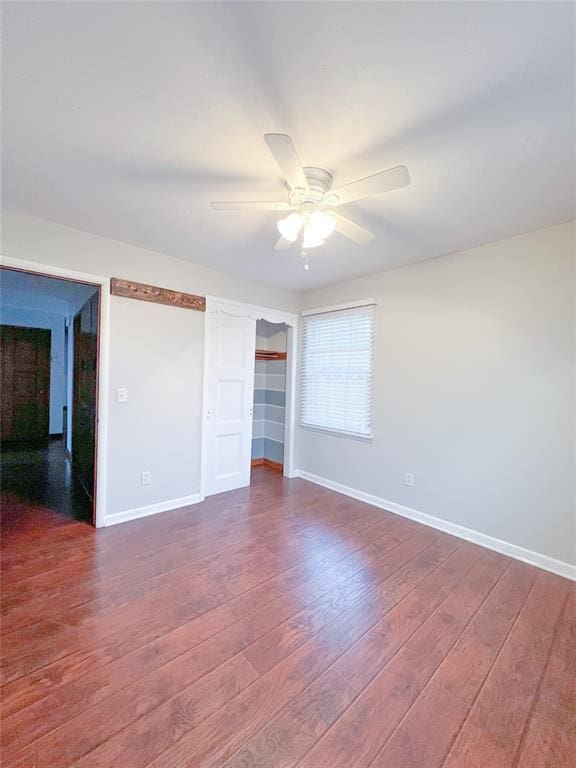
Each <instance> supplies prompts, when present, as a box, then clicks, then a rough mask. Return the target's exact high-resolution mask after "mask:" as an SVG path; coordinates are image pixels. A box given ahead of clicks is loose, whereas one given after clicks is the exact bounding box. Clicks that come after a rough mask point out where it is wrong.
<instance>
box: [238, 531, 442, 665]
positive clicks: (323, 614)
mask: <svg viewBox="0 0 576 768" xmlns="http://www.w3.org/2000/svg"><path fill="white" fill-rule="evenodd" d="M436 541H438V539H437V538H434V536H433V535H428V532H421V533H418V534H415V535H414V536H412V537H411V538H410V539H408V540H407V541H405V542H404V543H403V544H400V545H399V546H398V547H395V548H394V549H393V550H391V552H389V553H388V555H387V556H386V557H382V558H377V559H376V560H375V562H374V564H373V567H372V568H370V570H367V571H361V572H360V573H359V574H358V575H357V576H355V577H353V578H351V579H350V580H349V581H347V582H346V583H345V584H344V585H342V586H339V587H338V588H337V589H335V590H334V591H332V592H329V593H328V594H327V595H326V596H325V597H324V598H323V599H322V600H320V601H317V602H315V603H313V604H312V605H311V606H309V607H308V608H305V609H304V610H303V611H301V612H300V613H297V614H296V615H295V616H294V617H293V618H292V619H290V620H288V621H286V622H284V623H283V624H281V625H280V626H278V627H277V628H276V629H274V630H272V631H271V632H269V633H268V634H267V635H265V636H264V637H263V638H261V639H260V640H258V641H256V642H255V643H253V644H252V645H251V646H250V647H249V648H247V649H246V650H245V651H244V655H245V656H246V658H247V659H248V660H249V661H250V663H251V664H252V666H253V667H254V668H255V669H256V670H258V672H260V673H261V674H262V673H264V672H266V671H268V670H269V669H272V667H273V666H274V665H275V664H277V663H278V662H279V661H281V660H282V659H283V658H285V657H286V656H288V655H289V654H290V653H292V651H294V650H295V649H296V648H298V647H299V646H300V645H302V643H304V642H305V641H306V640H307V639H308V638H310V637H312V635H314V634H315V633H316V632H318V631H320V630H321V629H322V628H323V627H325V626H326V625H327V624H329V623H330V622H332V621H336V620H337V619H338V616H339V615H340V614H341V613H342V611H345V610H346V609H347V608H349V607H351V606H352V605H354V603H356V602H357V601H358V600H362V599H369V598H370V593H371V592H372V591H373V590H375V589H377V588H378V587H379V586H380V585H381V584H384V585H385V584H386V580H387V579H388V578H389V577H390V576H391V575H392V574H393V573H395V572H396V571H398V570H399V569H400V568H402V566H404V565H405V564H406V563H409V562H410V561H411V560H412V559H413V558H415V557H416V556H417V555H418V554H419V553H420V552H421V551H422V550H427V548H428V547H431V546H432V545H433V544H434V542H436ZM440 546H441V552H443V551H444V548H445V547H446V546H449V545H448V544H447V543H446V542H444V540H442V541H441V542H440ZM454 546H456V545H454ZM439 556H440V557H441V554H440V555H439ZM424 557H429V555H428V554H426V555H423V556H422V558H421V559H423V558H424Z"/></svg>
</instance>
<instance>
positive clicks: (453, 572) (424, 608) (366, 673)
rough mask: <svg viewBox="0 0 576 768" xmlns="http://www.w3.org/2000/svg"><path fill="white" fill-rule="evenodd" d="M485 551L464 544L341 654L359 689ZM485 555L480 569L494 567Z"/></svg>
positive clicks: (340, 667)
mask: <svg viewBox="0 0 576 768" xmlns="http://www.w3.org/2000/svg"><path fill="white" fill-rule="evenodd" d="M482 555H483V553H482V552H481V551H480V549H479V548H478V547H474V546H473V545H469V544H463V545H462V546H461V547H460V548H459V549H458V550H457V551H456V552H455V553H454V554H453V555H452V556H451V557H449V558H448V559H447V560H446V561H445V562H444V563H442V564H441V566H440V567H439V568H437V569H436V570H435V571H434V572H433V573H432V574H431V575H430V576H429V577H428V578H427V579H425V580H424V581H423V582H422V583H420V584H418V585H417V586H416V587H415V589H414V590H413V591H412V593H411V594H410V599H409V600H403V601H401V602H400V603H399V604H398V605H396V606H393V607H392V608H391V610H390V611H389V612H388V613H386V614H385V616H384V618H383V619H382V620H381V621H379V622H378V623H377V624H376V625H375V626H374V627H372V629H371V630H370V631H369V632H367V633H366V634H365V635H364V636H363V637H362V638H361V639H360V640H359V641H358V642H357V643H355V645H353V646H352V648H350V649H349V650H348V651H347V652H346V653H345V654H343V655H342V657H341V658H340V659H339V660H338V662H337V668H338V670H339V671H340V672H341V673H342V674H343V675H344V677H346V679H347V680H349V681H350V682H351V683H352V684H353V685H354V686H355V687H356V689H357V690H362V689H364V688H365V687H366V686H367V685H368V683H369V682H370V681H371V680H372V679H373V678H374V677H376V675H377V674H378V672H379V671H380V670H381V669H382V668H383V667H384V666H385V665H386V663H387V662H388V661H389V660H390V659H391V658H392V656H393V655H394V654H395V653H396V651H398V650H399V648H400V647H401V646H402V645H403V644H404V643H405V642H406V640H407V639H408V638H409V637H410V636H411V635H412V634H413V633H414V632H415V631H416V630H417V629H418V627H419V626H420V625H421V624H423V623H424V621H425V620H426V619H427V618H428V616H430V614H431V613H432V612H433V611H434V609H435V608H436V607H437V606H438V605H439V604H440V603H441V602H442V600H443V599H444V598H445V597H446V596H447V595H448V594H449V593H450V592H451V591H452V590H453V589H454V587H456V586H457V584H458V583H459V582H460V581H461V579H462V577H463V576H465V575H466V573H467V572H468V571H469V570H470V569H471V568H472V567H473V566H474V565H475V563H476V562H478V560H479V559H480V557H481V556H482ZM483 556H484V564H483V566H482V568H481V569H480V571H479V572H480V573H482V571H483V569H484V568H488V569H489V570H493V569H494V566H492V565H491V559H489V558H488V557H487V556H486V555H485V554H484V555H483ZM505 565H506V563H505V561H504V560H502V561H501V563H500V568H501V569H504V567H505ZM496 568H498V565H496Z"/></svg>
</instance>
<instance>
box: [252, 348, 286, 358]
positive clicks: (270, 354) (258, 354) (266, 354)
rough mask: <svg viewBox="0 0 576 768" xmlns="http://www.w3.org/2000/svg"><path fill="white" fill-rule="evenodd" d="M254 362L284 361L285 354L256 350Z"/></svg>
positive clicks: (268, 350)
mask: <svg viewBox="0 0 576 768" xmlns="http://www.w3.org/2000/svg"><path fill="white" fill-rule="evenodd" d="M256 360H286V352H274V351H273V350H271V349H257V350H256Z"/></svg>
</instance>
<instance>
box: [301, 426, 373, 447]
mask: <svg viewBox="0 0 576 768" xmlns="http://www.w3.org/2000/svg"><path fill="white" fill-rule="evenodd" d="M299 426H300V429H304V430H306V431H307V432H321V433H322V434H325V435H334V436H335V437H345V438H348V439H349V440H358V441H359V442H361V443H371V442H372V439H373V437H374V436H373V435H360V434H358V432H345V431H344V430H342V429H331V428H330V427H315V426H313V425H311V424H300V425H299Z"/></svg>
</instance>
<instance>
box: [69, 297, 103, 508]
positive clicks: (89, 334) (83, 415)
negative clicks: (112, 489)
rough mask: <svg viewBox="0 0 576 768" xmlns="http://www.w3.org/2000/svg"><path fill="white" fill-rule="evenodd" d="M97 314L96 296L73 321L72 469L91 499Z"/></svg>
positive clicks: (94, 444) (94, 427) (96, 368)
mask: <svg viewBox="0 0 576 768" xmlns="http://www.w3.org/2000/svg"><path fill="white" fill-rule="evenodd" d="M98 314H99V295H98V294H96V295H95V296H93V297H92V298H91V299H89V300H88V301H87V302H86V304H84V306H83V307H82V309H81V310H80V311H79V312H78V313H77V315H76V316H75V317H74V370H73V399H72V468H73V470H74V473H75V474H76V476H77V477H78V478H79V480H80V481H81V482H82V485H83V486H84V488H85V490H86V491H87V493H88V494H89V495H90V497H91V498H93V497H94V462H95V456H96V393H97V375H98V374H97V370H98Z"/></svg>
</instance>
